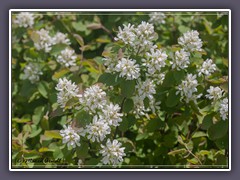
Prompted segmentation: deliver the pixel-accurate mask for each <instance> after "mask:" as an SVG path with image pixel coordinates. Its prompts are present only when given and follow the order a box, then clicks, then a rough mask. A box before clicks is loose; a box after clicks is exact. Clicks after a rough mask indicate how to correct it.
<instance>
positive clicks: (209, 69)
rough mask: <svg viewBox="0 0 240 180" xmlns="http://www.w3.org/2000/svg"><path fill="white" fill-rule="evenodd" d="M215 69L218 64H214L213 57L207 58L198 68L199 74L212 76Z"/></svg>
mask: <svg viewBox="0 0 240 180" xmlns="http://www.w3.org/2000/svg"><path fill="white" fill-rule="evenodd" d="M214 71H216V65H215V64H213V61H212V59H207V60H206V61H204V62H203V64H202V67H201V68H200V69H199V70H198V75H199V76H201V75H202V74H203V75H205V76H210V75H211V74H212V73H213V72H214Z"/></svg>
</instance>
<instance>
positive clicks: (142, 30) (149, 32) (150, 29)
mask: <svg viewBox="0 0 240 180" xmlns="http://www.w3.org/2000/svg"><path fill="white" fill-rule="evenodd" d="M135 31H136V34H137V39H136V41H135V49H134V50H135V52H137V53H141V52H146V51H148V50H149V49H151V48H156V45H153V42H152V41H153V40H154V39H155V38H156V33H155V32H154V26H153V25H152V24H150V23H148V22H145V21H142V23H141V24H139V25H138V27H137V28H136V29H135Z"/></svg>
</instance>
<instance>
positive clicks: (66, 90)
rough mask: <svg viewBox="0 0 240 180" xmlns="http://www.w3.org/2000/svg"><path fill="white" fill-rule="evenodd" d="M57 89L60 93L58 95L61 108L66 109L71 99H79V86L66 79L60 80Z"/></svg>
mask: <svg viewBox="0 0 240 180" xmlns="http://www.w3.org/2000/svg"><path fill="white" fill-rule="evenodd" d="M55 89H56V90H57V91H59V92H58V94H57V102H58V104H59V105H60V106H61V108H65V106H66V103H67V102H68V101H69V100H70V99H72V98H74V97H77V93H78V91H79V89H78V87H77V85H75V83H72V81H71V80H67V79H66V78H65V77H64V78H63V79H61V78H60V79H59V81H58V84H57V86H56V88H55Z"/></svg>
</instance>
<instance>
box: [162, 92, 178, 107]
mask: <svg viewBox="0 0 240 180" xmlns="http://www.w3.org/2000/svg"><path fill="white" fill-rule="evenodd" d="M180 97H181V96H180V94H178V95H176V90H175V89H171V90H170V91H169V94H168V97H167V100H166V106H167V107H174V106H176V105H177V104H178V102H180Z"/></svg>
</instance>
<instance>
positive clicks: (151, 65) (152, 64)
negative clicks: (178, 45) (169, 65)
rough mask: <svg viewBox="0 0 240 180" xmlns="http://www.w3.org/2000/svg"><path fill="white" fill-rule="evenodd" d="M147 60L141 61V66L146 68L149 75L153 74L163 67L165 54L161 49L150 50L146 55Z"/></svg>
mask: <svg viewBox="0 0 240 180" xmlns="http://www.w3.org/2000/svg"><path fill="white" fill-rule="evenodd" d="M146 57H147V59H143V60H142V61H143V65H144V66H146V67H147V68H148V73H149V74H150V75H153V74H155V73H156V72H157V71H160V70H161V68H163V67H165V65H166V59H167V57H168V56H167V54H166V52H164V51H162V50H161V49H153V48H151V49H150V53H149V52H147V53H146Z"/></svg>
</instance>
